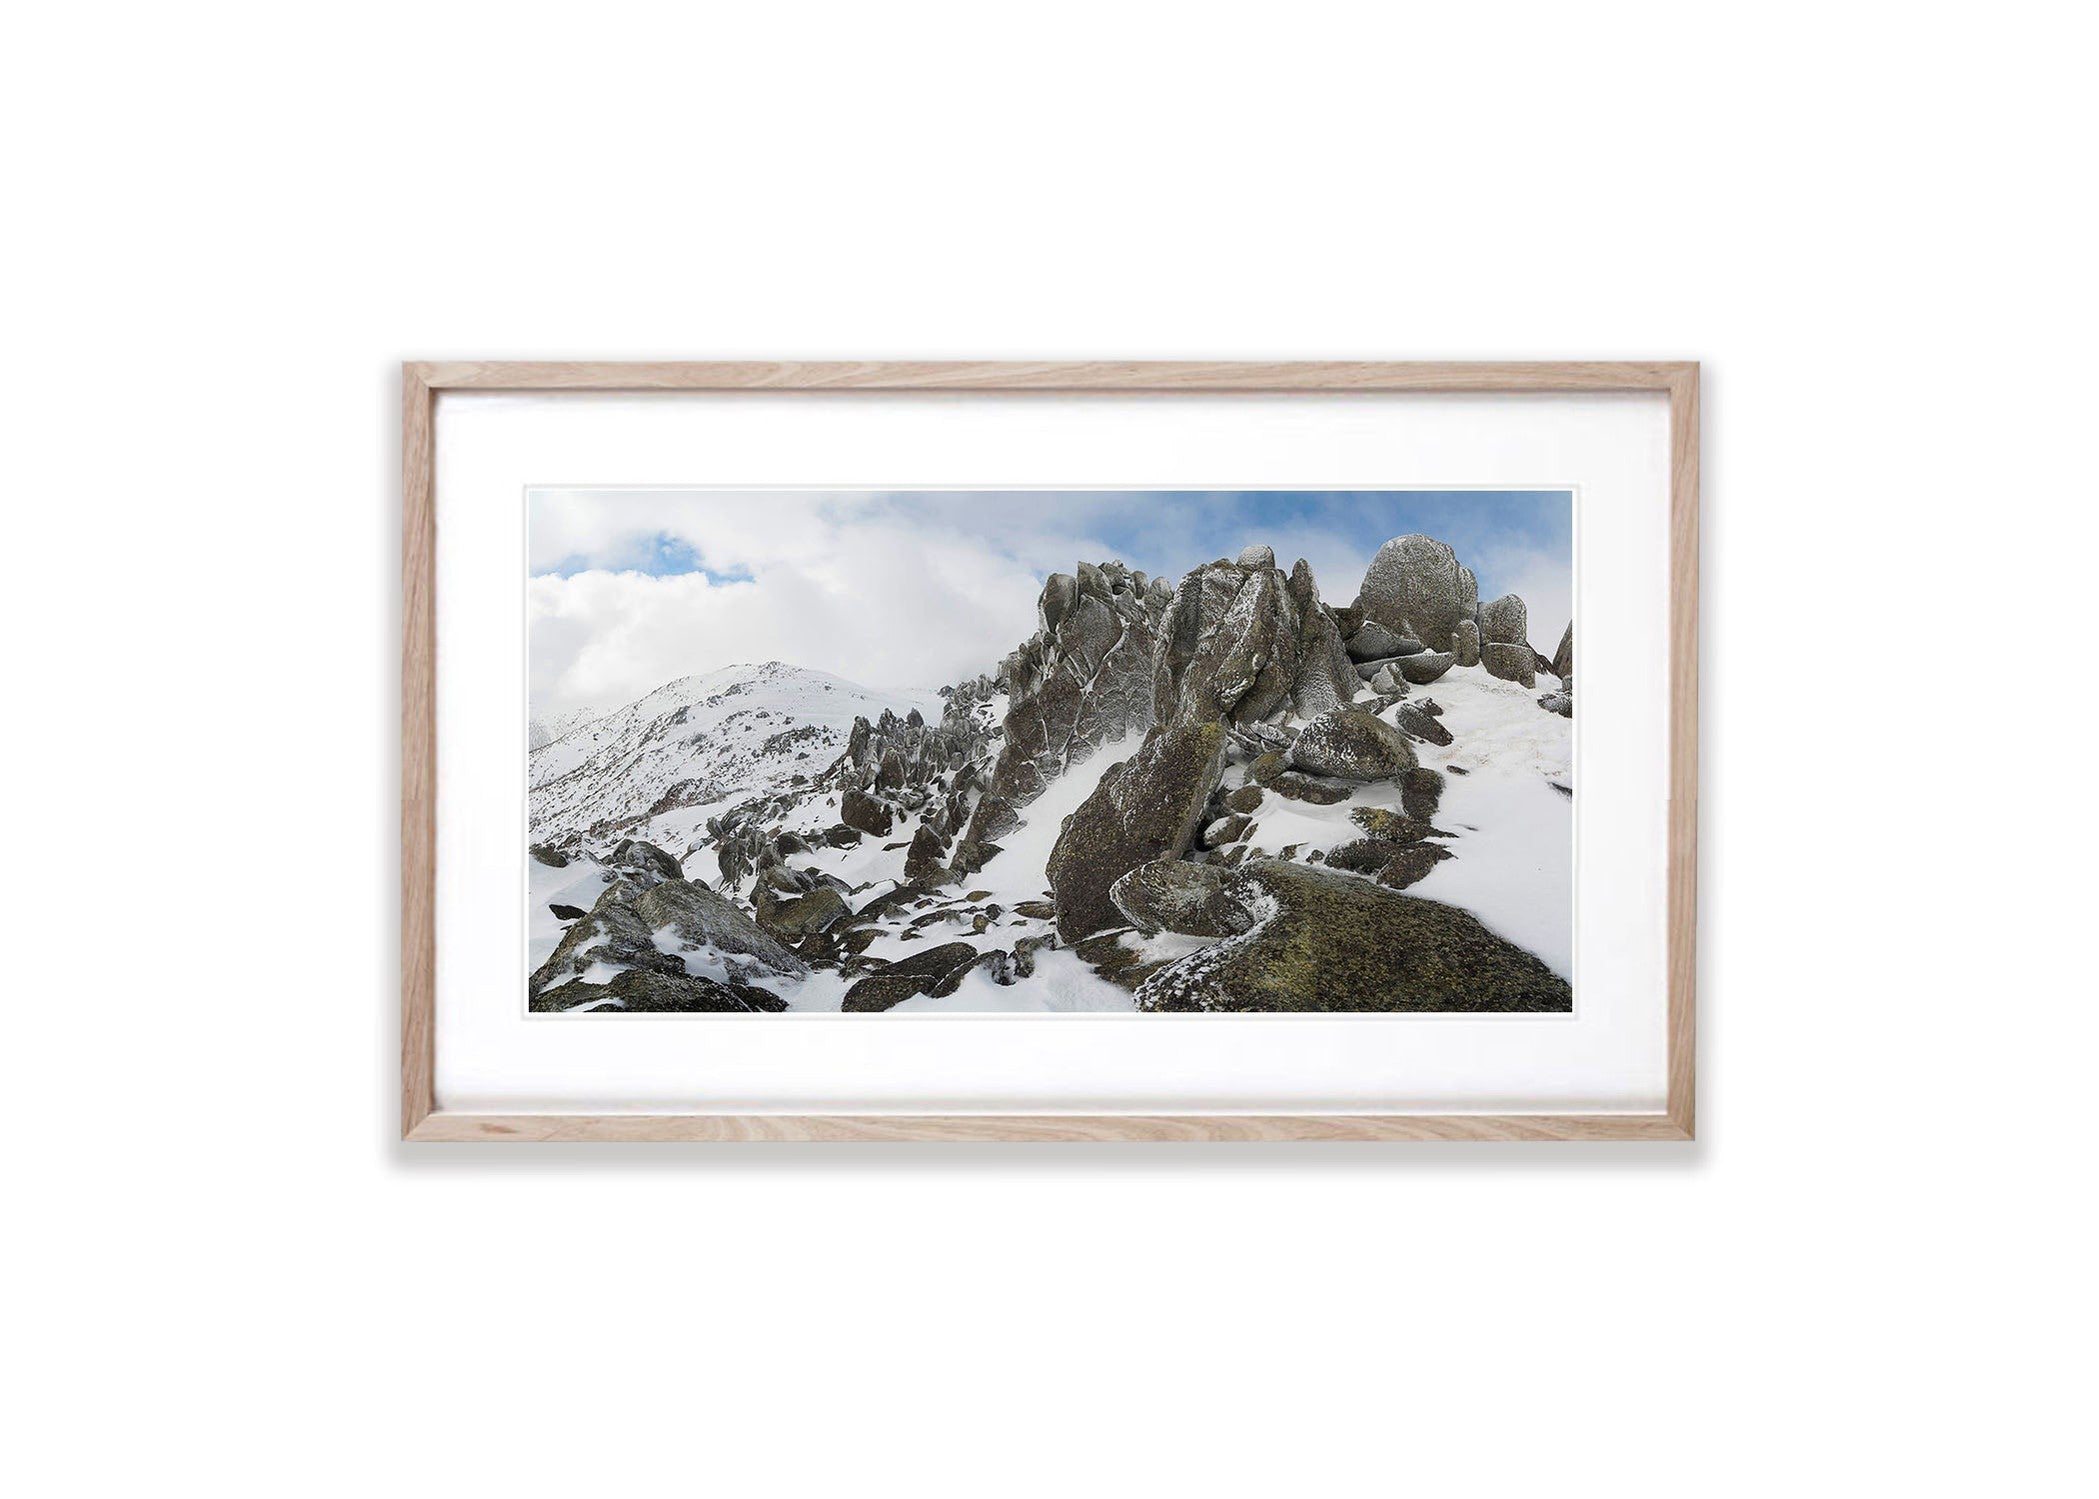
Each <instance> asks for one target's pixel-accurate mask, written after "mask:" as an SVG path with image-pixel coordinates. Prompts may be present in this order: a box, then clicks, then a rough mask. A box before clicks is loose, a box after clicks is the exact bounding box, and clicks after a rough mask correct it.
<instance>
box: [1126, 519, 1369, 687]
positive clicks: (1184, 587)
mask: <svg viewBox="0 0 2099 1499" xmlns="http://www.w3.org/2000/svg"><path fill="white" fill-rule="evenodd" d="M1263 550H1265V549H1263ZM1246 555H1247V554H1246V553H1241V556H1242V557H1244V556H1246ZM1355 691H1356V688H1355V667H1354V663H1353V662H1351V661H1350V660H1349V656H1348V651H1347V648H1346V647H1345V646H1344V645H1343V644H1342V641H1341V632H1340V629H1339V627H1338V626H1337V625H1336V624H1335V622H1334V617H1333V615H1332V614H1331V613H1330V612H1329V611H1328V610H1327V609H1326V607H1325V605H1324V604H1323V603H1322V602H1321V601H1320V598H1319V588H1318V584H1317V583H1316V582H1315V581H1314V579H1313V577H1312V569H1311V567H1310V566H1309V565H1308V564H1307V563H1306V562H1305V561H1304V560H1303V559H1302V558H1300V559H1299V560H1298V562H1297V565H1296V566H1295V567H1293V568H1292V569H1291V570H1290V575H1289V577H1288V578H1285V577H1284V575H1283V574H1282V573H1281V572H1280V571H1279V570H1277V569H1276V568H1275V567H1273V566H1266V565H1259V566H1249V565H1246V564H1244V563H1242V562H1225V561H1221V560H1220V561H1217V562H1210V563H1206V564H1204V565H1203V566H1201V567H1199V568H1196V569H1195V570H1194V571H1193V572H1190V573H1189V574H1188V575H1187V576H1186V577H1184V578H1182V579H1181V584H1180V587H1178V588H1177V589H1175V590H1174V594H1173V603H1172V606H1171V607H1170V609H1169V610H1168V612H1167V615H1166V619H1165V622H1164V624H1163V625H1162V626H1161V629H1160V636H1159V647H1158V652H1157V655H1156V658H1155V660H1154V663H1153V669H1152V716H1153V718H1154V720H1155V721H1157V722H1159V723H1162V724H1181V725H1187V724H1201V723H1210V722H1221V723H1225V724H1228V725H1237V724H1253V723H1260V722H1263V721H1266V720H1270V719H1275V718H1279V717H1281V716H1282V715H1283V714H1285V713H1288V712H1295V713H1297V714H1298V715H1299V716H1301V717H1310V716H1311V715H1313V714H1316V713H1321V712H1324V711H1326V710H1327V709H1328V708H1331V707H1335V706H1338V705H1339V704H1342V703H1346V702H1347V701H1349V699H1350V698H1352V697H1353V696H1354V695H1355Z"/></svg>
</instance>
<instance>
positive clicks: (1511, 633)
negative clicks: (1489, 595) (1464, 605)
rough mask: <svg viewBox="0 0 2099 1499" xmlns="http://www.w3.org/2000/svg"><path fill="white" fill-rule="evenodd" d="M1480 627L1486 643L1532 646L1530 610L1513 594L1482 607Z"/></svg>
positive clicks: (1507, 594) (1503, 596)
mask: <svg viewBox="0 0 2099 1499" xmlns="http://www.w3.org/2000/svg"><path fill="white" fill-rule="evenodd" d="M1479 627H1480V635H1481V637H1482V638H1483V640H1484V641H1488V642H1496V643H1499V644H1503V645H1522V646H1525V647H1528V646H1529V644H1530V638H1531V637H1530V610H1529V609H1528V608H1527V607H1526V606H1525V605H1524V602H1523V600H1522V599H1520V598H1518V597H1517V596H1516V595H1515V594H1513V593H1505V594H1503V595H1502V596H1501V597H1500V598H1498V599H1496V600H1494V601H1493V602H1492V603H1489V604H1482V605H1480V611H1479Z"/></svg>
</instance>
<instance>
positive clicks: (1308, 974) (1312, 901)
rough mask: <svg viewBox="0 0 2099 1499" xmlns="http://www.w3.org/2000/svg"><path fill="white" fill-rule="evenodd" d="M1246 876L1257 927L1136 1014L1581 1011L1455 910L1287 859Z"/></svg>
mask: <svg viewBox="0 0 2099 1499" xmlns="http://www.w3.org/2000/svg"><path fill="white" fill-rule="evenodd" d="M1244 874H1245V878H1246V881H1247V884H1248V885H1250V886H1252V887H1255V888H1256V889H1257V890H1258V892H1259V897H1257V898H1256V901H1250V904H1252V905H1254V907H1255V910H1256V914H1257V915H1259V916H1260V917H1261V918H1262V920H1261V923H1260V925H1258V926H1256V927H1255V928H1254V929H1253V930H1252V931H1250V932H1248V933H1247V934H1246V935H1244V936H1242V937H1236V938H1228V939H1226V940H1225V941H1223V942H1220V943H1218V944H1217V945H1216V946H1214V947H1210V948H1205V949H1204V950H1203V951H1201V952H1199V953H1195V954H1192V955H1191V956H1189V957H1186V958H1183V959H1181V960H1180V961H1179V962H1177V963H1174V964H1173V965H1172V966H1171V967H1168V968H1165V969H1163V970H1161V971H1160V972H1158V973H1156V974H1153V975H1152V976H1151V977H1150V978H1149V979H1147V980H1146V981H1145V983H1144V985H1143V987H1142V988H1140V989H1139V990H1138V991H1137V1007H1138V1008H1139V1009H1140V1010H1159V1011H1330V1010H1343V1011H1417V1010H1429V1011H1460V1012H1471V1011H1565V1010H1571V1009H1573V1008H1574V993H1573V990H1572V989H1571V988H1570V987H1569V986H1568V983H1567V981H1566V980H1565V979H1563V978H1561V977H1560V976H1559V975H1558V974H1556V973H1554V972H1553V971H1552V970H1551V969H1550V968H1548V967H1546V966H1545V964H1544V963H1542V962H1540V961H1539V960H1538V959H1537V958H1535V957H1533V956H1532V955H1531V954H1530V953H1528V952H1525V951H1524V950H1523V949H1522V948H1520V947H1518V946H1516V945H1515V944H1514V943H1513V942H1509V941H1507V940H1506V939H1504V938H1502V937H1498V936H1496V935H1495V934H1494V933H1493V932H1491V931H1489V930H1488V929H1487V928H1486V927H1485V926H1484V925H1482V924H1481V923H1480V921H1479V919H1478V918H1477V917H1475V916H1473V915H1471V914H1470V913H1469V912H1466V911H1461V910H1459V909H1458V908H1457V907H1455V906H1446V905H1444V904H1443V903H1441V902H1440V901H1433V900H1424V899H1422V898H1421V897H1419V896H1413V895H1401V894H1399V893H1398V892H1396V891H1392V890H1387V889H1384V888H1383V887H1381V886H1379V885H1376V884H1373V883H1372V882H1370V881H1369V880H1365V879H1359V878H1356V877H1354V876H1351V875H1345V874H1336V873H1333V872H1332V871H1330V870H1326V869H1317V868H1310V867H1307V866H1305V865H1302V864H1292V863H1286V862H1284V861H1283V860H1280V859H1259V860H1253V861H1250V862H1249V863H1248V864H1247V866H1246V868H1245V871H1244ZM1256 902H1257V903H1256Z"/></svg>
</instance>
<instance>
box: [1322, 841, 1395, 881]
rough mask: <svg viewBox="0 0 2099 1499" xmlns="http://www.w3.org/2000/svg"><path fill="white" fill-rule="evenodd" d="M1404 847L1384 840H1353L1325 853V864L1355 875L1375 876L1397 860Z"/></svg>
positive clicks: (1337, 845)
mask: <svg viewBox="0 0 2099 1499" xmlns="http://www.w3.org/2000/svg"><path fill="white" fill-rule="evenodd" d="M1405 847H1406V845H1405V844H1401V843H1394V842H1391V841H1390V840H1388V839H1384V838H1353V839H1350V840H1349V841H1348V842H1347V843H1339V844H1336V845H1335V846H1334V847H1332V848H1330V849H1328V850H1327V851H1326V862H1327V864H1328V866H1329V867H1330V868H1333V869H1346V870H1349V871H1351V872H1353V873H1355V874H1376V873H1377V872H1378V871H1379V870H1380V869H1383V868H1384V867H1385V866H1386V865H1387V864H1390V863H1391V862H1392V861H1393V860H1394V859H1396V858H1398V857H1399V855H1400V853H1401V852H1402V851H1403V850H1404V849H1405Z"/></svg>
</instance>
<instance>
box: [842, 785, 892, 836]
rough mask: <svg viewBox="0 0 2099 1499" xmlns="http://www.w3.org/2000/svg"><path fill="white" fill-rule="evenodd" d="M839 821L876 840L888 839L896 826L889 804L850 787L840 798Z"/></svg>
mask: <svg viewBox="0 0 2099 1499" xmlns="http://www.w3.org/2000/svg"><path fill="white" fill-rule="evenodd" d="M838 820H839V821H840V822H842V823H844V824H845V825H846V826H847V827H849V828H858V829H859V830H860V831H861V832H863V833H867V834H870V835H872V836H873V837H876V838H887V837H888V836H889V830H890V829H891V828H892V827H894V826H895V825H896V823H895V818H894V817H893V816H892V814H891V813H890V810H889V803H887V802H885V801H880V800H878V799H876V798H875V797H872V796H869V795H868V794H867V793H866V792H865V791H862V790H860V789H859V788H857V787H848V788H847V789H846V791H845V794H844V795H842V796H840V797H839V798H838Z"/></svg>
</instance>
